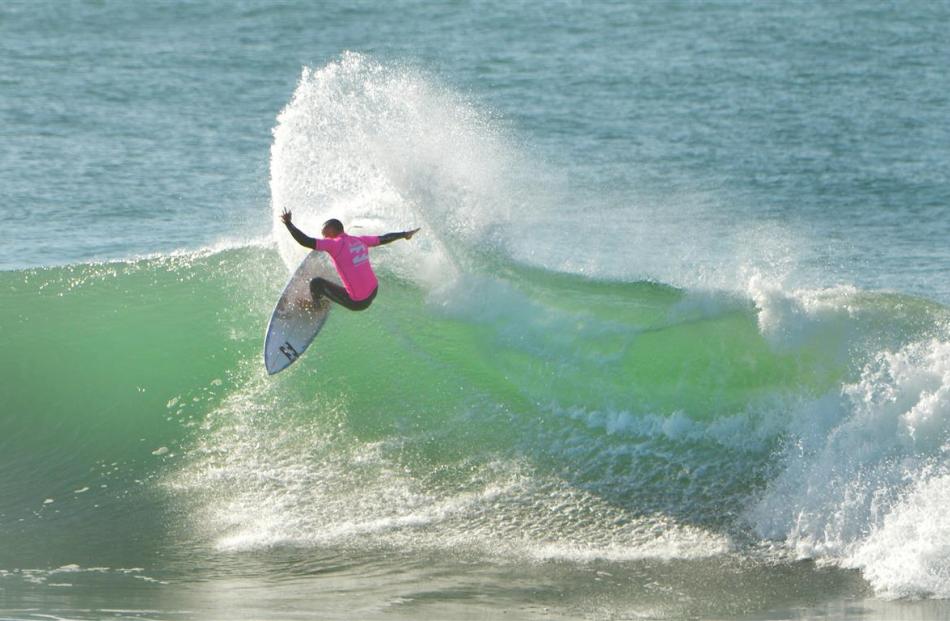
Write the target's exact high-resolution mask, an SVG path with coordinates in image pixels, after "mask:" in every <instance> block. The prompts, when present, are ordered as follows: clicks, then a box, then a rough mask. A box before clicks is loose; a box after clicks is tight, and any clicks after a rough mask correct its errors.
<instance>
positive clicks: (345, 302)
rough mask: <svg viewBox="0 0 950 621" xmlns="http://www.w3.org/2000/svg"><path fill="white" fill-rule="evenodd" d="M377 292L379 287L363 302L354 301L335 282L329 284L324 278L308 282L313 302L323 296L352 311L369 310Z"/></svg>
mask: <svg viewBox="0 0 950 621" xmlns="http://www.w3.org/2000/svg"><path fill="white" fill-rule="evenodd" d="M377 291H379V287H377V288H376V289H373V292H372V293H371V294H369V297H368V298H366V299H364V300H354V299H353V298H351V297H350V294H349V293H347V292H346V289H344V288H343V287H341V286H340V285H338V284H336V283H335V282H330V281H329V280H327V279H326V278H314V279H313V280H311V281H310V295H312V296H313V299H314V300H318V299H319V298H320V296H325V297H327V298H329V299H330V300H332V301H334V302H336V303H337V304H339V305H340V306H343V307H345V308H348V309H350V310H352V311H361V310H366V309H367V308H369V305H370V304H372V303H373V300H375V299H376V292H377Z"/></svg>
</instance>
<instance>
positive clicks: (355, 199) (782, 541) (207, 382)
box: [0, 54, 950, 597]
mask: <svg viewBox="0 0 950 621" xmlns="http://www.w3.org/2000/svg"><path fill="white" fill-rule="evenodd" d="M496 125H497V124H495V123H493V122H492V119H491V118H490V116H489V115H486V114H484V113H480V112H478V107H477V106H475V105H473V104H472V103H470V102H467V101H465V99H464V98H462V97H460V96H458V95H457V94H455V93H453V92H452V91H451V89H448V88H445V87H442V86H439V85H438V84H437V83H436V82H434V81H433V80H431V79H430V78H429V77H427V76H425V75H424V74H422V73H420V72H418V71H416V70H414V69H412V68H406V67H387V66H382V65H380V64H378V63H375V62H374V61H372V60H371V59H368V58H366V57H364V56H360V55H354V54H347V55H344V57H342V58H341V59H340V60H339V61H337V62H334V63H331V64H329V65H328V66H326V67H324V68H322V69H319V70H311V69H307V70H305V71H304V73H303V75H302V77H301V80H300V83H299V85H298V88H297V91H296V93H295V95H294V98H293V100H292V101H291V102H290V103H289V104H288V106H287V108H286V109H285V110H284V111H283V112H282V113H281V115H280V117H279V118H278V126H277V127H276V128H275V133H274V136H275V137H274V147H273V152H272V164H271V187H272V196H273V204H272V209H273V212H274V214H275V222H276V215H277V214H279V213H280V212H281V211H282V210H283V209H284V208H290V209H293V210H294V212H295V220H296V221H297V222H298V223H299V224H300V225H301V227H302V228H304V230H310V229H314V227H316V226H317V225H318V224H319V222H320V221H321V220H322V219H325V218H326V217H338V218H340V219H342V220H343V221H344V222H345V223H346V224H347V226H348V227H350V228H353V229H357V230H359V228H362V229H365V230H367V231H370V232H377V231H380V230H384V229H399V228H407V227H408V226H417V225H422V226H423V227H424V228H423V231H424V235H420V236H419V238H418V239H414V240H413V241H412V243H398V244H394V245H391V246H386V247H385V248H380V249H377V250H376V251H374V254H373V261H374V265H376V266H377V267H378V271H379V273H380V275H381V282H382V286H381V290H380V295H379V297H378V299H377V301H376V303H375V304H374V306H373V308H372V309H370V310H369V311H367V312H366V313H360V314H349V313H346V312H342V311H338V312H334V313H333V314H332V315H331V317H330V320H329V323H328V325H327V328H326V329H325V330H324V332H323V333H322V334H321V336H320V337H319V339H318V340H317V341H316V343H315V344H314V346H313V347H312V348H311V349H310V350H308V352H307V355H306V357H305V358H304V359H303V360H301V361H300V362H299V363H298V364H297V365H295V366H294V367H293V368H292V369H290V370H288V371H287V372H285V373H282V374H280V375H278V376H275V377H269V376H268V375H267V374H266V372H265V371H264V369H263V366H262V364H261V360H260V358H261V351H260V350H261V341H262V338H263V336H262V335H263V331H264V327H265V325H266V319H267V317H268V316H269V313H270V310H271V306H272V304H273V302H274V300H275V299H276V297H277V294H278V293H279V291H280V288H281V286H282V285H283V283H284V280H285V279H286V276H287V273H288V268H290V267H292V266H293V265H294V264H295V262H296V261H297V260H298V257H299V256H300V254H299V253H300V252H301V250H300V249H299V248H296V247H295V246H293V243H292V242H291V241H289V239H288V238H287V236H286V235H284V234H283V232H282V230H281V229H280V228H279V227H278V228H276V229H275V231H276V232H277V233H278V235H277V236H276V239H277V244H276V245H277V252H276V253H275V252H274V246H273V245H260V244H250V245H246V246H242V245H240V244H239V245H238V247H223V248H215V249H211V250H206V251H196V252H190V253H178V254H176V255H174V256H156V257H147V258H140V259H134V260H129V261H120V262H113V263H103V264H94V265H76V266H66V267H56V268H46V269H34V270H20V271H8V272H0V292H2V293H0V295H2V301H3V304H2V305H0V337H2V340H3V342H2V345H3V348H2V349H3V352H4V353H3V355H2V357H0V360H2V362H0V372H2V373H3V376H4V378H5V384H4V385H5V392H6V393H7V394H6V395H5V396H6V397H7V400H6V405H5V406H4V407H5V408H6V410H5V411H6V412H7V415H6V416H4V417H3V418H2V419H0V424H2V426H3V428H2V429H0V431H2V433H0V466H2V467H3V469H4V472H5V473H10V474H9V476H8V477H7V481H8V482H7V483H6V484H5V485H6V487H5V489H4V493H3V494H0V503H3V504H2V505H0V516H2V519H3V520H4V523H5V525H8V526H9V527H10V528H9V529H8V530H7V532H8V533H10V537H9V539H10V540H9V541H5V542H4V543H5V545H4V546H0V548H2V550H3V551H2V552H0V554H3V555H5V556H8V557H9V558H10V559H14V560H13V561H11V562H15V563H18V564H20V566H21V567H39V566H48V567H60V566H67V565H70V564H77V565H78V566H83V567H87V566H89V567H98V566H103V567H138V566H143V565H144V564H143V563H140V562H136V560H137V559H130V558H127V556H117V557H116V558H102V554H103V552H102V551H101V550H102V549H105V548H110V545H109V544H112V543H114V542H115V541H116V540H120V541H140V540H142V539H143V538H144V539H146V540H147V541H148V542H149V544H148V545H142V546H118V547H116V546H114V545H112V546H111V548H113V549H118V550H125V552H123V553H122V554H127V553H128V549H129V548H131V547H135V549H136V550H137V551H136V554H139V555H147V554H149V550H152V552H153V553H154V552H155V550H157V549H162V546H164V545H167V542H170V541H171V542H174V547H175V548H193V549H195V550H203V549H206V548H207V547H208V546H211V547H214V548H218V549H224V550H245V549H257V548H260V547H269V546H287V545H291V546H356V547H366V546H371V547H375V546H378V547H386V548H389V547H394V548H397V549H406V548H412V549H420V548H421V549H433V550H437V551H439V552H440V553H452V554H478V555H487V556H490V557H491V558H494V559H497V560H498V561H499V562H506V561H509V560H512V561H515V562H520V561H529V562H543V561H546V560H551V559H556V560H565V559H566V560H571V561H574V562H586V561H588V560H591V559H606V560H609V561H624V560H634V559H641V558H685V559H693V558H699V557H705V556H715V555H722V554H732V555H739V556H741V557H753V558H759V557H760V556H761V555H764V556H765V557H766V562H772V561H773V560H774V559H773V558H772V556H773V555H778V556H779V557H780V558H787V557H789V556H791V557H807V558H815V559H818V560H820V561H822V562H828V563H832V564H836V565H839V566H842V567H855V568H858V569H860V570H861V572H862V574H863V575H864V576H865V578H866V579H867V580H868V581H869V582H870V583H871V584H872V585H873V586H874V588H875V589H876V590H877V592H878V593H880V594H882V595H885V596H898V597H900V596H934V597H947V595H948V594H947V592H946V590H945V587H944V586H943V583H942V582H941V580H940V577H941V576H944V575H946V573H947V571H948V564H950V556H948V555H947V554H946V549H948V547H950V540H948V533H947V531H946V529H941V527H940V526H939V524H940V519H939V518H940V515H939V512H940V510H941V507H942V506H944V504H945V503H944V500H945V497H946V490H947V485H946V481H947V479H948V476H950V473H948V472H947V468H946V452H947V450H948V449H947V447H948V445H950V443H948V438H947V432H948V425H950V422H948V421H950V402H948V396H947V395H948V394H950V393H948V391H950V381H948V380H950V372H948V368H950V363H948V356H950V336H948V318H950V314H948V312H950V311H948V309H946V308H945V307H943V306H940V305H939V304H936V303H933V302H929V301H927V300H923V299H919V298H913V297H909V296H905V295H901V294H898V293H886V292H868V291H862V290H859V289H856V288H853V287H846V286H840V287H834V288H823V287H811V288H807V287H802V288H791V287H789V286H788V285H786V284H783V282H782V280H781V279H776V278H774V277H772V276H769V275H768V274H769V272H768V270H765V269H748V266H747V265H742V266H734V267H735V272H736V273H742V274H744V275H745V278H743V279H741V280H736V281H734V282H733V283H732V285H733V286H729V287H721V288H718V289H716V288H711V287H706V286H687V285H684V284H683V282H682V281H681V280H677V279H674V278H671V279H669V281H668V282H670V283H671V284H663V283H662V282H660V281H659V280H660V279H656V278H654V279H650V278H637V277H629V276H630V274H626V276H622V275H621V274H624V272H623V270H622V269H621V268H618V267H617V264H624V263H626V262H629V261H630V259H631V257H630V255H619V254H617V248H616V246H611V247H610V248H609V252H608V255H605V256H611V257H613V260H614V263H612V264H610V265H609V267H605V268H603V269H601V268H599V267H597V266H598V265H602V264H601V263H600V261H601V260H602V259H603V258H604V257H603V256H598V257H596V261H594V263H591V264H590V265H586V266H582V267H581V268H579V269H575V270H568V271H565V270H564V269H562V268H563V267H564V265H563V264H562V263H558V262H555V263H551V260H550V257H551V256H552V253H553V250H552V247H553V248H557V244H560V243H561V241H562V240H560V239H555V240H554V241H551V240H550V239H548V238H547V237H545V236H546V235H547V233H548V232H549V231H550V229H549V228H545V227H543V226H539V225H538V223H539V222H541V221H542V220H543V214H544V213H546V210H548V209H550V204H551V202H552V201H553V202H554V203H555V204H556V203H558V201H559V200H560V198H559V197H558V192H559V191H560V190H559V189H558V188H557V187H553V189H552V185H551V184H550V183H548V177H547V176H546V173H545V171H544V167H543V166H538V165H536V164H533V163H531V162H526V161H525V160H526V159H530V158H526V157H524V156H523V155H522V154H521V151H520V149H519V148H518V147H517V146H516V145H514V144H513V141H512V140H511V138H510V137H508V136H506V135H505V134H504V132H502V131H499V130H498V129H497V128H496ZM575 223H576V222H575ZM586 232H587V233H589V231H586ZM575 234H586V233H585V230H583V229H580V230H576V231H575ZM417 242H418V243H417ZM534 250H537V252H536V253H534V254H532V253H533V251H534ZM592 252H597V250H596V249H592ZM638 252H642V249H641V250H640V251H638ZM611 253H612V254H611ZM653 260H654V264H656V262H657V261H658V259H657V258H656V257H654V258H653ZM603 265H607V263H603ZM759 267H761V266H759ZM571 272H574V273H571ZM706 284H708V282H707V283H706ZM104 524H108V525H109V526H108V527H105V526H103V525H104ZM143 533H144V535H143ZM7 544H8V545H7ZM116 554H117V555H119V554H120V552H116ZM84 555H85V556H84ZM31 558H32V559H36V560H35V562H33V564H32V565H30V564H28V563H29V562H30V561H29V560H24V559H31ZM83 559H95V560H91V561H89V562H86V561H85V560H83ZM895 559H900V560H901V562H900V563H898V562H897V561H896V560H895Z"/></svg>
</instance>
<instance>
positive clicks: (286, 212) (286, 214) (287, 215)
mask: <svg viewBox="0 0 950 621" xmlns="http://www.w3.org/2000/svg"><path fill="white" fill-rule="evenodd" d="M280 219H281V220H283V221H284V224H290V219H291V214H290V211H289V210H287V209H285V210H284V213H282V214H280Z"/></svg>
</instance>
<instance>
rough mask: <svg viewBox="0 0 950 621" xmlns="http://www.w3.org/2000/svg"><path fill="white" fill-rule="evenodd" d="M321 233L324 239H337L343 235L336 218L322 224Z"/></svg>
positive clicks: (340, 225) (341, 224)
mask: <svg viewBox="0 0 950 621" xmlns="http://www.w3.org/2000/svg"><path fill="white" fill-rule="evenodd" d="M321 233H323V236H324V237H331V238H332V237H339V236H340V235H342V234H343V223H342V222H340V221H339V220H337V219H336V218H330V219H329V220H327V221H326V222H324V223H323V231H321Z"/></svg>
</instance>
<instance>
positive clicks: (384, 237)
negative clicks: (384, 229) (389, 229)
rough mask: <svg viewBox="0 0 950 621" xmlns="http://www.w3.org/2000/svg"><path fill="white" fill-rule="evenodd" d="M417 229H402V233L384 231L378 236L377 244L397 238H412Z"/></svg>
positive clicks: (386, 242)
mask: <svg viewBox="0 0 950 621" xmlns="http://www.w3.org/2000/svg"><path fill="white" fill-rule="evenodd" d="M418 230H419V229H412V230H411V231H403V232H402V233H386V234H385V235H380V236H379V245H380V246H382V245H383V244H388V243H390V242H394V241H396V240H397V239H412V236H413V235H415V234H416V232H417V231H418Z"/></svg>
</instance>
